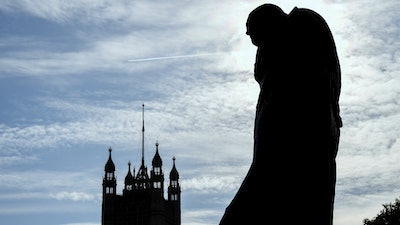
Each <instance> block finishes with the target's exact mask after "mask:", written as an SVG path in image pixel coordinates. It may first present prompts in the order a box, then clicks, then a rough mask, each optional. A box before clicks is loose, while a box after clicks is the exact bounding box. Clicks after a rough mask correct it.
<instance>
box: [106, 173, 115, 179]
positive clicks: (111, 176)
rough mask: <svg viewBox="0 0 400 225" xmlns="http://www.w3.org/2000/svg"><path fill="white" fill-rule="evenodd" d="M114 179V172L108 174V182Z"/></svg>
mask: <svg viewBox="0 0 400 225" xmlns="http://www.w3.org/2000/svg"><path fill="white" fill-rule="evenodd" d="M113 177H114V174H113V173H112V172H107V180H112V179H113Z"/></svg>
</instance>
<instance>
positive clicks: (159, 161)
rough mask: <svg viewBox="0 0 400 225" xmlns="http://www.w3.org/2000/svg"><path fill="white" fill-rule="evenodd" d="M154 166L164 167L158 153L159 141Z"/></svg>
mask: <svg viewBox="0 0 400 225" xmlns="http://www.w3.org/2000/svg"><path fill="white" fill-rule="evenodd" d="M152 165H153V166H156V167H161V166H162V160H161V157H160V154H159V153H158V141H157V142H156V154H155V155H154V157H153V160H152Z"/></svg>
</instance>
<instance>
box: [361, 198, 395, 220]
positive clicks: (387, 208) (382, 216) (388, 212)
mask: <svg viewBox="0 0 400 225" xmlns="http://www.w3.org/2000/svg"><path fill="white" fill-rule="evenodd" d="M363 223H364V225H400V199H398V198H396V200H395V202H394V203H386V204H383V209H382V210H381V211H380V212H379V214H378V215H377V216H375V217H374V218H373V219H371V220H370V219H367V218H366V219H364V220H363Z"/></svg>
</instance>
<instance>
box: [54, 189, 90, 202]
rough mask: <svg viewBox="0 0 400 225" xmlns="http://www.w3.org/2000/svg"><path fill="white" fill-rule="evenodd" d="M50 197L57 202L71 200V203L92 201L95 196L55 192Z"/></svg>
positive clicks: (81, 193)
mask: <svg viewBox="0 0 400 225" xmlns="http://www.w3.org/2000/svg"><path fill="white" fill-rule="evenodd" d="M50 197H51V198H54V199H57V200H72V201H92V200H94V199H96V196H95V195H92V194H87V193H84V192H76V191H73V192H67V191H62V192H57V193H53V194H50Z"/></svg>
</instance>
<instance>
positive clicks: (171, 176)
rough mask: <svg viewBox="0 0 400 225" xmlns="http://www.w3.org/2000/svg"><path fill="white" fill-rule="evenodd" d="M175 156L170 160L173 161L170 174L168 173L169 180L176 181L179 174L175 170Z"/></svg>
mask: <svg viewBox="0 0 400 225" xmlns="http://www.w3.org/2000/svg"><path fill="white" fill-rule="evenodd" d="M175 159H176V158H175V156H174V157H173V158H172V160H173V161H174V163H173V166H172V169H171V172H170V173H169V179H171V180H178V179H179V173H178V170H176V167H175Z"/></svg>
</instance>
